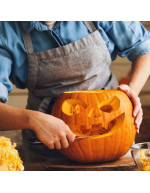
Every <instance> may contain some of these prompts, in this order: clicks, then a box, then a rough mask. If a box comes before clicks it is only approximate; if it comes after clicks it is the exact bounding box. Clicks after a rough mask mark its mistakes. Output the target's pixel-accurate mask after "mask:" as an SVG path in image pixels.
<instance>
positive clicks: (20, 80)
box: [0, 21, 150, 162]
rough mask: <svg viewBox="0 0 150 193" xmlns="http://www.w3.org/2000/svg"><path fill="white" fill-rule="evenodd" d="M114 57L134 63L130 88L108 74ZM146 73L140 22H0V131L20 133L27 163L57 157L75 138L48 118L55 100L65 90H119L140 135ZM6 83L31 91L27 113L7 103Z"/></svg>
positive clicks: (147, 38)
mask: <svg viewBox="0 0 150 193" xmlns="http://www.w3.org/2000/svg"><path fill="white" fill-rule="evenodd" d="M117 55H119V56H121V57H128V59H129V60H130V61H131V62H132V73H131V77H130V82H129V84H128V85H120V86H119V85H118V83H117V81H116V79H115V77H114V75H113V74H112V73H111V71H110V65H111V61H112V60H115V59H116V56H117ZM149 73H150V33H149V32H148V31H147V30H146V29H145V28H144V27H143V25H142V24H141V23H140V22H135V21H132V22H131V21H93V22H90V21H88V22H84V21H63V22H62V21H41V22H40V21H31V22H30V21H26V22H23V21H22V22H17V21H14V22H6V21H4V22H0V99H1V103H0V130H19V129H21V130H22V136H23V142H24V152H25V158H26V159H25V161H26V162H36V161H37V160H38V161H45V160H49V159H53V158H60V157H61V155H59V153H58V152H57V151H56V149H61V148H67V147H68V146H69V144H70V143H71V142H73V141H74V140H75V135H74V134H73V133H72V132H71V130H70V129H69V127H68V126H67V125H66V124H65V123H64V122H63V121H62V120H60V119H58V118H56V117H53V116H52V115H50V111H51V108H52V105H53V104H54V101H55V100H56V98H57V97H58V96H59V95H60V94H61V93H62V92H64V91H69V90H94V89H95V90H100V89H111V88H118V89H120V90H122V91H123V92H125V93H126V94H127V95H128V96H129V98H130V99H131V101H132V103H133V105H134V111H133V115H134V117H135V126H136V130H137V132H139V127H140V124H141V121H142V115H143V112H142V108H141V103H140V99H139V97H138V95H139V93H140V91H141V89H142V88H143V86H144V84H145V82H146V80H147V79H148V76H149ZM10 81H11V82H12V83H13V84H15V85H16V87H17V88H20V89H24V88H27V89H28V90H29V96H28V102H27V107H26V109H19V108H15V107H12V106H9V105H7V104H6V103H7V100H8V93H10V92H11V90H12V84H11V82H10ZM37 139H39V140H40V141H41V142H42V143H43V144H44V145H42V144H41V145H40V144H38V143H37Z"/></svg>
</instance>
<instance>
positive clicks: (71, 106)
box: [62, 99, 87, 116]
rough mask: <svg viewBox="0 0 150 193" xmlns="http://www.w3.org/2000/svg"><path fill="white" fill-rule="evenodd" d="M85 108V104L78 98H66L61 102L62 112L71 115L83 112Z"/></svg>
mask: <svg viewBox="0 0 150 193" xmlns="http://www.w3.org/2000/svg"><path fill="white" fill-rule="evenodd" d="M86 108H87V104H86V103H85V102H84V101H82V100H78V99H67V100H65V101H64V102H63V104H62V111H63V113H65V114H67V115H69V116H71V115H75V114H78V113H81V112H83V111H84V110H85V109H86Z"/></svg>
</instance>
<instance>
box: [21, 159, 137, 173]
mask: <svg viewBox="0 0 150 193" xmlns="http://www.w3.org/2000/svg"><path fill="white" fill-rule="evenodd" d="M24 167H25V171H138V169H137V167H136V165H135V163H134V160H133V159H132V157H122V158H120V159H119V160H116V161H113V162H108V163H101V164H100V163H94V164H79V163H76V162H73V161H70V160H68V159H67V158H66V159H65V158H64V159H60V160H53V161H51V162H47V163H25V164H24Z"/></svg>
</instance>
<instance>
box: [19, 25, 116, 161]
mask: <svg viewBox="0 0 150 193" xmlns="http://www.w3.org/2000/svg"><path fill="white" fill-rule="evenodd" d="M84 24H85V25H86V26H87V28H88V30H89V31H90V32H91V33H90V34H89V35H87V36H86V37H84V38H82V39H80V40H77V41H75V42H72V43H70V44H68V45H66V46H61V47H58V48H54V49H50V50H46V51H42V52H36V53H35V52H34V50H33V45H32V41H31V37H30V34H26V33H24V32H23V30H22V29H21V32H22V37H23V41H24V45H25V48H26V52H27V58H28V79H27V88H28V90H29V96H28V102H27V109H31V110H36V111H41V112H44V113H50V111H51V108H52V105H53V104H54V102H55V99H56V98H57V97H58V96H59V95H60V94H61V93H62V92H64V91H74V90H101V89H111V88H116V87H117V86H118V83H117V80H116V79H115V77H114V76H113V74H112V73H111V71H110V65H111V56H110V54H109V51H108V49H107V47H106V45H105V42H104V40H103V39H102V37H101V35H100V33H99V31H98V30H97V29H96V27H95V25H94V24H93V23H92V22H84ZM22 136H23V143H24V154H25V160H24V161H25V162H44V161H49V160H52V159H56V158H58V159H59V158H60V157H62V155H61V154H60V153H59V152H58V151H57V150H50V149H48V148H47V147H46V146H45V145H43V144H31V141H32V142H33V141H34V140H35V141H36V139H37V137H36V134H35V133H34V132H33V131H32V130H30V129H25V130H23V132H22Z"/></svg>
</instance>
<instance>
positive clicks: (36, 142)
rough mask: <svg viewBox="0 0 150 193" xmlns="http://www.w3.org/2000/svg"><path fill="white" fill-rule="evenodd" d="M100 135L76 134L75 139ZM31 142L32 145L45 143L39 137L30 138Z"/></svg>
mask: <svg viewBox="0 0 150 193" xmlns="http://www.w3.org/2000/svg"><path fill="white" fill-rule="evenodd" d="M99 135H101V134H96V135H89V136H76V137H75V139H84V138H89V137H95V136H99ZM29 143H30V144H32V145H38V144H43V143H42V142H41V141H40V140H39V139H30V142H29Z"/></svg>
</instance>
